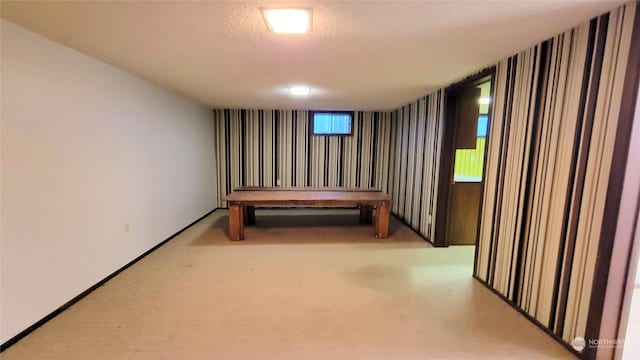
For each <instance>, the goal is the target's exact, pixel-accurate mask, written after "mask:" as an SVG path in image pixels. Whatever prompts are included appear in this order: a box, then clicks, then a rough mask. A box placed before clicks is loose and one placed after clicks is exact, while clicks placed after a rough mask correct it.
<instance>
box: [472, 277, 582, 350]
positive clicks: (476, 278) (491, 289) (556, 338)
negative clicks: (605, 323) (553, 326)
mask: <svg viewBox="0 0 640 360" xmlns="http://www.w3.org/2000/svg"><path fill="white" fill-rule="evenodd" d="M473 278H474V279H475V280H476V281H478V282H479V283H480V284H482V286H484V287H485V288H487V289H489V291H491V292H492V293H494V294H495V295H497V296H498V297H499V298H500V299H501V300H502V301H504V302H506V303H507V304H508V305H509V306H511V307H512V308H513V309H514V310H516V311H517V312H519V313H520V314H521V315H522V316H524V317H525V318H527V320H529V321H531V322H532V323H533V324H534V325H535V326H537V327H538V328H540V330H542V331H544V332H545V333H546V334H547V335H549V336H551V337H552V338H553V339H554V340H555V341H556V342H558V343H559V344H560V345H562V346H563V347H564V348H565V349H567V350H569V352H571V354H573V355H575V356H576V357H578V358H580V359H582V358H583V356H582V355H583V354H581V353H580V352H578V351H576V349H574V348H573V347H572V346H571V344H569V343H568V342H566V341H564V339H563V338H561V337H560V336H558V335H557V334H556V333H554V332H553V331H551V330H550V329H549V328H547V327H546V326H544V325H543V324H542V323H541V322H540V321H539V320H538V319H536V318H534V317H533V316H531V315H529V314H528V313H527V312H526V311H524V310H522V309H521V308H519V307H518V306H517V305H516V304H514V303H513V302H512V301H511V300H509V299H508V298H507V297H506V296H504V295H502V294H501V293H500V292H499V291H498V290H496V289H494V288H492V287H491V286H489V285H488V284H487V283H485V282H484V281H483V280H482V279H480V278H479V277H477V276H476V274H473Z"/></svg>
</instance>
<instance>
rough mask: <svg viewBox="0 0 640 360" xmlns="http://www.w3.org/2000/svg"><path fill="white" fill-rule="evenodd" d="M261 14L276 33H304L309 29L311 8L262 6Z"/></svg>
mask: <svg viewBox="0 0 640 360" xmlns="http://www.w3.org/2000/svg"><path fill="white" fill-rule="evenodd" d="M262 15H264V19H265V20H266V22H267V25H269V28H270V29H271V31H273V32H274V33H277V34H306V33H307V32H309V30H310V29H311V9H269V8H262Z"/></svg>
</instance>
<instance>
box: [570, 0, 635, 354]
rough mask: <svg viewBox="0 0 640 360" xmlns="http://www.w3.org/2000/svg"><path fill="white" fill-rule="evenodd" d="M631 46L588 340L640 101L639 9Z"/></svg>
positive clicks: (593, 334) (600, 303)
mask: <svg viewBox="0 0 640 360" xmlns="http://www.w3.org/2000/svg"><path fill="white" fill-rule="evenodd" d="M636 5H638V4H636ZM631 44H632V45H631V49H630V50H629V60H628V62H627V69H626V76H625V82H624V86H623V90H622V105H621V107H620V115H619V120H618V129H617V131H616V140H615V147H614V150H613V158H612V163H611V172H610V177H609V185H608V187H607V198H606V202H605V208H604V216H603V225H602V231H601V233H600V239H601V240H600V242H599V246H598V253H597V254H598V255H597V260H596V268H595V276H594V283H593V287H592V291H591V301H590V304H589V316H588V318H587V330H586V339H587V340H588V339H598V338H600V326H601V324H602V316H603V310H604V309H603V308H604V301H605V296H606V291H607V280H608V278H609V269H610V267H611V259H612V250H613V245H614V239H615V235H616V229H617V228H616V225H617V223H618V222H617V220H618V215H619V210H620V200H621V196H622V189H623V182H624V178H625V170H626V166H627V160H628V157H629V144H630V138H631V129H632V126H633V119H634V112H635V108H636V100H637V97H638V83H639V82H640V45H639V44H640V8H636V13H635V18H634V23H633V33H632V35H631ZM621 307H622V304H620V309H619V310H621ZM616 335H617V334H616ZM597 350H598V349H597V348H596V347H589V346H588V347H586V348H585V350H584V354H583V357H584V358H585V359H595V358H596V356H597V353H598V351H597Z"/></svg>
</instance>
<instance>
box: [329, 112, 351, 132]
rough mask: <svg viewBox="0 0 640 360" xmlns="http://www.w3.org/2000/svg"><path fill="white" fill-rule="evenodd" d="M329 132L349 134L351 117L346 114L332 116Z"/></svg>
mask: <svg viewBox="0 0 640 360" xmlns="http://www.w3.org/2000/svg"><path fill="white" fill-rule="evenodd" d="M331 123H332V129H331V132H332V133H334V134H349V133H351V116H349V115H348V114H333V121H332V122H331Z"/></svg>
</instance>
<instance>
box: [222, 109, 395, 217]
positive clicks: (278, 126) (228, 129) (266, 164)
mask: <svg viewBox="0 0 640 360" xmlns="http://www.w3.org/2000/svg"><path fill="white" fill-rule="evenodd" d="M213 114H214V122H215V130H216V135H215V136H216V140H217V141H216V145H217V150H216V159H217V161H218V164H219V165H218V166H219V168H220V169H221V170H222V169H225V170H226V171H220V172H219V173H218V187H219V188H218V192H219V194H222V195H223V196H224V195H226V194H229V193H230V192H231V191H232V190H233V189H235V188H237V187H240V186H287V187H288V186H299V187H303V186H312V187H339V186H341V187H349V188H370V187H373V188H380V189H386V187H387V184H388V178H387V176H388V174H387V172H386V171H383V169H386V166H388V165H387V164H388V154H389V153H390V152H391V143H390V138H389V136H388V135H385V134H388V129H390V128H391V114H390V113H383V112H355V113H354V118H353V126H354V128H353V135H352V136H313V135H311V133H310V129H309V124H310V122H309V112H308V111H303V110H229V109H224V110H214V111H213ZM219 206H220V207H226V203H225V202H224V201H222V200H220V204H219Z"/></svg>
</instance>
